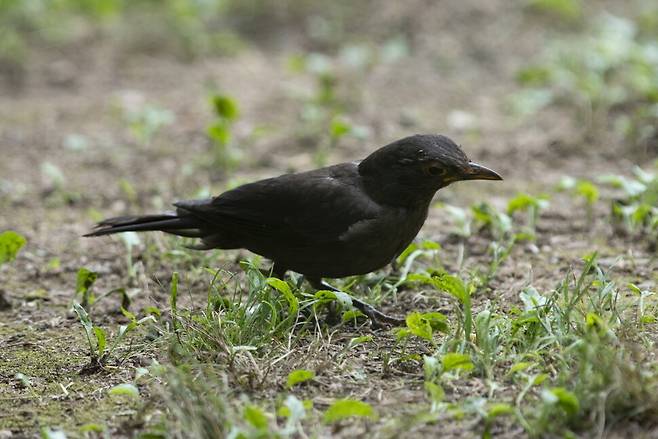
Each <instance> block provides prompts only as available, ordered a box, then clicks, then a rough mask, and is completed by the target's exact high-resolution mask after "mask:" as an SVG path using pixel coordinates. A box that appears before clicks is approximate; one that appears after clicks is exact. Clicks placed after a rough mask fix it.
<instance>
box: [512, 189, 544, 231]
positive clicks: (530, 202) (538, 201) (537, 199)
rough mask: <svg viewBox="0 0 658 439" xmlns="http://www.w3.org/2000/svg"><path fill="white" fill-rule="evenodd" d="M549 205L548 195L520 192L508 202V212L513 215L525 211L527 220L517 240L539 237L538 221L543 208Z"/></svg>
mask: <svg viewBox="0 0 658 439" xmlns="http://www.w3.org/2000/svg"><path fill="white" fill-rule="evenodd" d="M548 206H549V202H548V196H547V195H539V196H532V195H529V194H523V193H522V194H518V195H517V196H516V197H514V198H512V199H511V200H510V201H509V202H508V203H507V214H508V215H510V216H512V215H514V213H515V212H518V211H521V212H525V213H526V215H527V220H526V223H525V228H524V230H523V231H522V232H521V233H517V234H516V239H517V240H523V239H526V240H530V241H534V240H535V239H536V238H537V221H538V220H539V215H540V213H541V211H542V210H544V209H546V208H547V207H548Z"/></svg>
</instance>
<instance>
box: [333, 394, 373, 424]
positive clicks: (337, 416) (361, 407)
mask: <svg viewBox="0 0 658 439" xmlns="http://www.w3.org/2000/svg"><path fill="white" fill-rule="evenodd" d="M353 417H358V418H370V419H376V418H377V413H376V412H375V410H374V409H373V408H372V406H371V405H370V404H368V403H367V402H363V401H357V400H354V399H339V400H338V401H334V402H333V403H332V404H331V405H330V406H329V408H328V409H327V411H325V412H324V417H323V420H324V422H325V423H326V424H333V423H336V422H339V421H342V420H343V419H347V418H353Z"/></svg>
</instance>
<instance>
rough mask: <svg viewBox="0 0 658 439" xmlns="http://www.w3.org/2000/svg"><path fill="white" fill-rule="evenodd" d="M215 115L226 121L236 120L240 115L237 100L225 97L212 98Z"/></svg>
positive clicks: (216, 96)
mask: <svg viewBox="0 0 658 439" xmlns="http://www.w3.org/2000/svg"><path fill="white" fill-rule="evenodd" d="M211 100H212V106H213V109H214V110H215V114H216V115H217V116H218V117H220V118H222V119H226V120H229V121H231V120H235V119H237V117H238V115H239V110H238V104H237V102H236V101H235V99H233V98H231V97H229V96H225V95H215V96H213V97H212V98H211Z"/></svg>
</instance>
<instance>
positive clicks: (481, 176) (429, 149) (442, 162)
mask: <svg viewBox="0 0 658 439" xmlns="http://www.w3.org/2000/svg"><path fill="white" fill-rule="evenodd" d="M359 174H360V175H361V176H363V177H364V178H365V179H366V180H367V181H369V182H370V183H371V185H372V186H373V187H375V186H379V187H380V188H381V190H378V189H375V190H378V191H381V192H382V194H383V193H384V192H386V193H388V194H390V196H397V195H405V194H406V195H407V196H411V197H412V198H416V196H415V195H413V194H417V198H418V199H420V198H427V197H428V196H429V198H430V199H431V197H432V196H433V195H434V193H435V192H436V191H437V190H439V189H441V188H442V187H445V186H447V185H449V184H450V183H453V182H455V181H461V180H502V177H501V176H500V175H498V174H497V173H496V172H494V171H493V170H491V169H489V168H487V167H485V166H482V165H479V164H477V163H474V162H472V161H470V160H469V159H468V157H467V156H466V154H464V152H463V151H462V150H461V148H460V147H459V146H458V145H457V144H456V143H455V142H453V141H452V140H450V139H449V138H448V137H445V136H442V135H435V134H416V135H414V136H409V137H405V138H403V139H400V140H397V141H395V142H393V143H391V144H389V145H386V146H384V147H382V148H380V149H378V150H377V151H375V152H373V153H372V154H370V155H369V156H368V157H366V158H365V159H364V160H363V161H362V162H361V163H360V164H359ZM428 201H429V200H428Z"/></svg>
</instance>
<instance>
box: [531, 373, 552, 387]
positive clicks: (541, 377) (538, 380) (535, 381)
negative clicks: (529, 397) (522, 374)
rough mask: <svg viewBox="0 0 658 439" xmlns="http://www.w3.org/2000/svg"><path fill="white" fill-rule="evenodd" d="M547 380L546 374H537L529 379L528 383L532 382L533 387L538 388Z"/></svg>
mask: <svg viewBox="0 0 658 439" xmlns="http://www.w3.org/2000/svg"><path fill="white" fill-rule="evenodd" d="M547 379H548V374H546V373H538V374H537V375H534V376H533V377H531V378H530V380H529V382H532V385H533V386H539V385H541V384H542V383H543V382H544V381H546V380H547Z"/></svg>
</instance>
